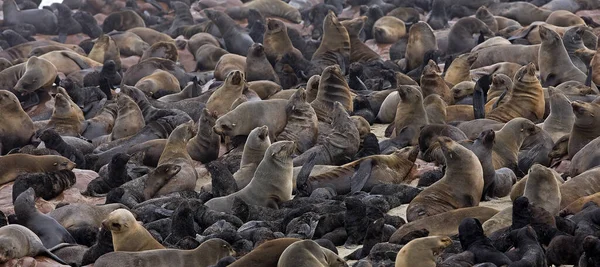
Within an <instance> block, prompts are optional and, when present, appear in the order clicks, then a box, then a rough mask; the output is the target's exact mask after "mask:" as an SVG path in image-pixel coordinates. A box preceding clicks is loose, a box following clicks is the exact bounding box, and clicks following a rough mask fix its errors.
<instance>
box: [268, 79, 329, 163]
mask: <svg viewBox="0 0 600 267" xmlns="http://www.w3.org/2000/svg"><path fill="white" fill-rule="evenodd" d="M306 96H307V95H306V90H304V89H302V88H300V89H298V90H296V92H295V93H294V94H293V95H292V97H290V99H289V102H288V105H287V107H286V109H285V111H286V113H287V123H286V125H285V128H284V129H283V132H281V133H280V134H279V135H278V136H277V140H279V141H282V140H288V141H294V142H296V153H297V154H298V155H300V154H302V153H304V151H306V150H308V149H310V148H311V147H313V146H314V145H315V144H316V143H317V138H318V136H319V128H318V119H317V114H316V113H315V110H314V109H313V107H312V106H311V105H310V104H309V103H307V102H306Z"/></svg>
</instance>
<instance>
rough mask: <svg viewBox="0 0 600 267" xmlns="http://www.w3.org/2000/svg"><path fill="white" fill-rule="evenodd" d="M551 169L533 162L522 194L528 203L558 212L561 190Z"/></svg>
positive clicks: (552, 212) (554, 212)
mask: <svg viewBox="0 0 600 267" xmlns="http://www.w3.org/2000/svg"><path fill="white" fill-rule="evenodd" d="M559 186H560V185H559V184H558V182H557V181H556V178H555V176H554V173H553V172H552V170H551V169H549V168H546V167H544V166H542V165H540V164H534V165H533V166H531V168H530V169H529V178H527V182H526V184H525V191H524V192H523V195H524V196H526V197H527V199H530V203H531V204H534V205H536V206H537V207H541V208H543V209H545V210H546V211H548V212H549V213H550V214H552V215H555V214H558V211H559V210H560V203H561V192H560V189H559Z"/></svg>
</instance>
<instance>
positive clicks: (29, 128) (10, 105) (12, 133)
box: [0, 90, 35, 183]
mask: <svg viewBox="0 0 600 267" xmlns="http://www.w3.org/2000/svg"><path fill="white" fill-rule="evenodd" d="M0 112H1V113H2V114H4V115H3V119H2V120H1V121H0V154H1V155H4V154H6V153H7V152H8V151H10V150H12V149H13V148H16V147H21V146H24V145H26V144H28V143H29V141H30V140H31V137H33V135H34V134H35V132H34V131H35V129H34V125H33V121H32V120H31V118H30V117H29V115H27V113H25V111H24V110H23V108H22V107H21V104H20V103H19V99H18V98H17V96H15V95H14V94H13V93H11V92H10V91H6V90H0ZM0 181H2V180H0ZM2 183H4V181H2Z"/></svg>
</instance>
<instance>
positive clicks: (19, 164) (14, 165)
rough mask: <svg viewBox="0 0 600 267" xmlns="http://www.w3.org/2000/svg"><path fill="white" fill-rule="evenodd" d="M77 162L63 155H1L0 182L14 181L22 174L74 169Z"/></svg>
mask: <svg viewBox="0 0 600 267" xmlns="http://www.w3.org/2000/svg"><path fill="white" fill-rule="evenodd" d="M73 168H75V163H73V162H72V161H70V160H68V159H67V158H65V157H62V156H54V155H46V156H34V155H29V154H10V155H6V156H2V157H0V174H1V175H0V184H5V183H8V182H12V181H14V180H15V179H16V178H17V176H19V175H20V174H27V173H36V172H53V171H60V170H72V169H73Z"/></svg>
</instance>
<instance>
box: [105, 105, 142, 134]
mask: <svg viewBox="0 0 600 267" xmlns="http://www.w3.org/2000/svg"><path fill="white" fill-rule="evenodd" d="M117 105H118V107H119V109H118V111H117V118H116V119H115V124H114V126H113V129H112V132H111V134H110V139H111V140H118V139H121V138H127V137H130V136H132V135H135V134H137V133H138V132H139V131H140V130H141V129H142V128H143V127H144V126H145V125H146V123H145V122H144V114H142V111H141V110H140V107H138V105H137V104H136V103H135V101H133V99H131V97H129V96H127V95H125V94H119V95H118V96H117Z"/></svg>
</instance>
